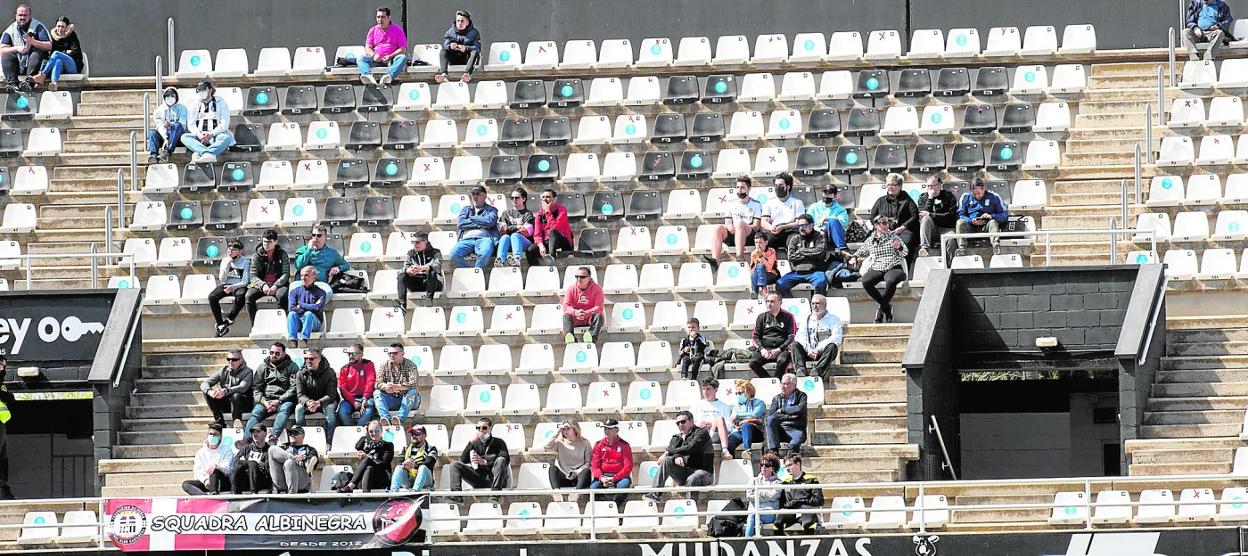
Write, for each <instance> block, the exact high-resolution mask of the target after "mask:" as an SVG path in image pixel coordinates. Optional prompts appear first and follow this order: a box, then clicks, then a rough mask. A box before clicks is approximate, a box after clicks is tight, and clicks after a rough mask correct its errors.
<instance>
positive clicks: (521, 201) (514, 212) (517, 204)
mask: <svg viewBox="0 0 1248 556" xmlns="http://www.w3.org/2000/svg"><path fill="white" fill-rule="evenodd" d="M528 201H529V192H528V191H525V190H524V188H523V187H517V188H515V189H513V190H512V191H511V205H512V207H511V208H509V209H507V211H506V212H503V213H502V214H500V215H499V216H498V236H499V237H498V262H497V263H495V264H499V265H502V264H507V265H511V266H520V255H521V254H522V253H524V252H525V250H527V249H528V248H529V246H530V245H533V213H532V212H529V207H528V206H527V203H528Z"/></svg>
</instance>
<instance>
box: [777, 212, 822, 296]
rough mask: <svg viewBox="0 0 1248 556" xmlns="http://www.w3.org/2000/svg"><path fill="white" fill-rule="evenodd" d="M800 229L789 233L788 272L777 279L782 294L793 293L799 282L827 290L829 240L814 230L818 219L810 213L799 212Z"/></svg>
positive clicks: (819, 289) (817, 289)
mask: <svg viewBox="0 0 1248 556" xmlns="http://www.w3.org/2000/svg"><path fill="white" fill-rule="evenodd" d="M797 223H798V225H797V233H796V234H793V235H791V236H789V243H788V246H787V249H788V253H789V268H790V271H789V273H788V274H785V275H784V276H781V277H780V280H779V281H778V282H776V290H778V291H779V292H780V296H781V297H790V296H792V295H793V287H794V286H796V285H798V284H810V285H811V286H812V287H814V288H815V293H820V294H822V293H824V292H827V291H828V277H827V275H826V274H824V272H825V271H827V270H828V242H827V239H825V238H824V237H823V234H821V233H819V232H818V231H817V230H815V220H814V218H811V216H810V215H809V214H799V215H798V216H797Z"/></svg>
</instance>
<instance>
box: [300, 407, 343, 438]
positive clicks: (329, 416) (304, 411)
mask: <svg viewBox="0 0 1248 556" xmlns="http://www.w3.org/2000/svg"><path fill="white" fill-rule="evenodd" d="M337 412H338V404H336V403H330V404H326V405H323V406H321V409H319V410H318V411H315V412H313V413H324V414H325V442H327V443H332V442H333V441H334V427H335V426H336V425H337V424H336V423H334V421H335V419H334V414H336V413H337ZM308 413H309V410H308V406H306V405H303V404H299V405H296V406H295V424H296V425H299V426H301V427H302V426H304V425H305V424H307V418H308Z"/></svg>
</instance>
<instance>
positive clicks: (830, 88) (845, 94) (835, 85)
mask: <svg viewBox="0 0 1248 556" xmlns="http://www.w3.org/2000/svg"><path fill="white" fill-rule="evenodd" d="M853 93H854V76H853V75H852V74H850V72H848V71H846V70H839V71H825V72H823V76H821V77H820V78H819V93H818V94H816V95H815V99H817V100H844V99H848V98H850V97H851V96H852V95H853ZM833 112H834V113H835V111H833Z"/></svg>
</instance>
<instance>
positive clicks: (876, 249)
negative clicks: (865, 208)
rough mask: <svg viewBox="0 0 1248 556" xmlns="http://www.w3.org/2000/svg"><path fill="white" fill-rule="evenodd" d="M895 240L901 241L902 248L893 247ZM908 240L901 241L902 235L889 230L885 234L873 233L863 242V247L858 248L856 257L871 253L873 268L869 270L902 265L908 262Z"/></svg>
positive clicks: (882, 270) (883, 269)
mask: <svg viewBox="0 0 1248 556" xmlns="http://www.w3.org/2000/svg"><path fill="white" fill-rule="evenodd" d="M893 241H897V242H899V243H901V249H894V248H893V245H892V243H893ZM907 253H909V251H908V250H907V249H906V242H904V241H901V236H898V235H897V233H896V232H892V231H890V232H888V233H886V234H884V235H882V236H881V235H879V234H872V235H871V237H868V238H867V240H866V241H864V242H863V243H862V247H859V248H858V252H856V253H854V256H855V257H861V256H863V255H869V256H870V257H869V258H870V259H871V268H864V269H863V271H864V272H865V271H867V270H878V271H880V272H884V271H887V270H890V269H892V268H894V267H898V266H902V265H904V264H905V263H906V254H907Z"/></svg>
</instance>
